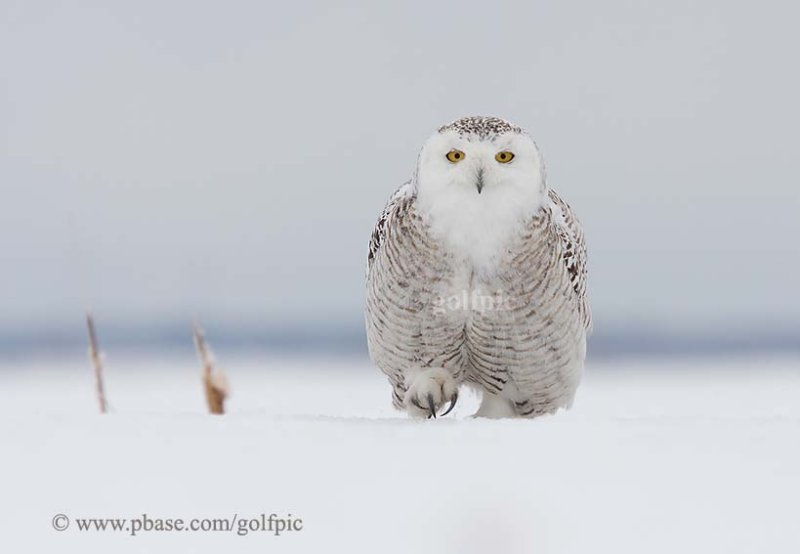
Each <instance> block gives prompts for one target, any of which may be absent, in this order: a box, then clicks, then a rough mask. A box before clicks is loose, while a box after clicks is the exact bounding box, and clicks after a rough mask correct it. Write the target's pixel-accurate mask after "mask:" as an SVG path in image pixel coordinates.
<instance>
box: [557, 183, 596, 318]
mask: <svg viewBox="0 0 800 554" xmlns="http://www.w3.org/2000/svg"><path fill="white" fill-rule="evenodd" d="M548 194H549V197H550V210H551V213H552V215H553V218H552V221H553V224H554V225H555V228H556V233H557V234H558V237H559V239H560V240H561V246H562V255H561V259H562V261H563V263H564V265H565V266H566V268H567V273H568V275H569V279H570V283H571V284H572V288H573V289H574V290H575V293H576V294H577V295H578V302H579V304H578V309H579V310H580V312H581V317H582V319H583V322H584V326H585V327H586V329H587V330H591V328H592V312H591V310H590V308H589V299H588V296H587V294H586V282H587V264H586V260H587V254H586V239H585V238H584V236H583V226H581V222H580V221H578V218H577V217H576V216H575V213H574V212H573V211H572V208H570V207H569V204H567V203H566V202H564V200H562V199H561V197H560V196H559V195H558V194H557V193H556V191H554V190H553V189H550V190H549V191H548Z"/></svg>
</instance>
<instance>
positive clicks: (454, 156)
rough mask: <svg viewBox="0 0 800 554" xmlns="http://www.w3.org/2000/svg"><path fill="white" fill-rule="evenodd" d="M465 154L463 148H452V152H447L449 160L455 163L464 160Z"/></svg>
mask: <svg viewBox="0 0 800 554" xmlns="http://www.w3.org/2000/svg"><path fill="white" fill-rule="evenodd" d="M465 156H466V154H464V153H463V152H462V151H461V150H450V152H448V153H447V160H448V161H450V162H452V163H454V164H455V163H458V162H460V161H461V160H463V159H464V157H465Z"/></svg>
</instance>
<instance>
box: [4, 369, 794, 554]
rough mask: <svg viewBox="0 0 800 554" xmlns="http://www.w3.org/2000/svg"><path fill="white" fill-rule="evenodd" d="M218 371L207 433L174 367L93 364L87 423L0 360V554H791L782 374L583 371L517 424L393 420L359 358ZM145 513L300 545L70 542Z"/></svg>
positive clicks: (203, 540)
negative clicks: (546, 409)
mask: <svg viewBox="0 0 800 554" xmlns="http://www.w3.org/2000/svg"><path fill="white" fill-rule="evenodd" d="M222 362H224V363H223V364H222V365H224V366H225V367H226V368H227V370H228V375H229V378H230V380H231V384H232V388H233V394H232V397H231V398H230V400H229V404H228V405H229V414H228V415H226V416H223V417H212V416H208V415H206V414H205V413H204V404H203V399H202V394H201V389H200V385H199V379H198V373H199V370H198V367H197V362H196V361H195V360H194V359H193V358H191V357H190V356H187V357H185V358H180V359H177V358H174V359H164V360H161V361H159V360H158V359H157V358H156V359H155V360H154V359H153V358H143V357H142V358H135V357H126V358H125V359H120V360H115V359H109V360H108V362H107V373H106V379H107V392H108V397H109V401H110V404H111V406H112V409H113V413H112V414H110V415H109V416H106V417H101V416H99V415H97V414H96V405H95V399H94V396H93V392H92V380H91V371H90V369H89V368H88V364H87V363H85V362H84V361H83V360H73V361H63V360H62V361H59V362H54V361H53V360H47V359H41V360H27V361H17V362H12V361H6V362H2V363H0V449H1V450H0V452H1V453H2V455H1V456H0V464H2V465H1V466H0V467H1V468H2V471H1V472H0V530H2V533H0V551H3V552H13V553H15V554H16V553H27V552H56V551H58V552H86V553H91V552H115V553H116V552H214V553H218V552H350V553H361V552H364V553H376V552H380V553H395V552H397V553H400V552H402V553H410V552H415V553H428V552H432V553H433V552H435V553H451V552H458V553H466V554H469V553H472V552H476V553H478V552H479V553H487V552H491V553H495V552H496V553H503V552H508V553H549V552H554V553H562V552H563V553H581V552H613V553H628V552H631V553H636V554H641V553H643V552H647V553H660V552H665V553H674V552H691V553H694V552H697V553H704V554H705V553H716V552H721V553H722V552H724V553H726V554H728V553H737V552H742V553H745V552H746V553H752V552H770V553H784V552H785V553H796V552H800V359H797V358H791V357H782V358H767V359H757V358H738V359H734V358H732V359H708V358H706V359H698V360H687V359H661V360H648V359H641V360H625V361H620V362H613V361H603V362H597V363H594V364H590V366H589V367H588V368H587V372H586V377H585V381H584V383H583V385H582V387H581V390H580V391H579V393H578V397H577V400H576V405H575V408H574V409H573V410H572V411H570V412H566V413H561V414H559V415H557V416H555V417H549V418H543V419H539V420H535V421H485V420H473V419H469V418H468V415H469V414H471V413H472V412H473V411H474V410H475V409H476V407H477V400H476V399H475V398H474V397H469V396H466V397H465V398H463V399H462V401H461V402H460V404H459V405H458V407H457V408H456V410H455V412H454V414H455V417H447V418H443V419H439V420H436V421H410V420H407V419H406V418H405V417H404V416H402V415H400V414H398V413H396V412H394V411H393V410H392V409H391V407H390V406H389V387H388V385H387V384H386V383H385V381H384V379H383V378H382V376H381V375H380V374H379V373H377V371H376V370H373V369H371V368H369V367H368V363H367V362H366V361H365V360H363V359H356V358H354V359H348V358H337V359H328V360H326V359H321V358H306V359H301V358H297V357H295V358H286V359H277V358H266V357H250V358H239V359H237V358H230V359H223V360H222ZM145 513H146V514H147V516H148V518H150V519H151V520H157V519H166V518H173V519H174V518H182V519H184V520H186V521H189V520H191V519H195V518H196V519H198V520H201V519H206V518H207V519H220V518H228V519H231V520H232V519H233V517H234V514H235V515H236V518H237V522H240V521H242V520H243V519H245V520H246V519H250V518H259V517H260V515H261V514H262V513H263V514H266V516H267V517H269V514H272V513H275V514H276V515H277V516H278V517H281V518H287V517H288V515H289V514H291V515H292V518H294V519H295V520H296V519H298V518H299V519H301V520H302V525H303V529H302V530H299V531H286V532H284V533H282V534H281V535H280V536H275V535H274V533H270V532H262V531H253V532H249V533H247V534H246V535H244V536H242V535H240V534H239V533H237V532H236V529H237V528H238V525H240V523H237V524H234V531H232V532H224V531H219V532H212V531H209V532H177V531H171V532H168V531H161V532H157V531H150V532H140V533H138V534H137V535H136V536H130V532H126V531H119V532H114V531H110V530H107V531H105V532H100V531H80V530H78V528H77V527H78V523H77V520H79V519H81V518H127V519H129V520H130V519H135V518H139V520H140V521H142V519H141V516H142V514H145ZM58 514H64V515H65V516H67V518H69V528H67V529H66V530H64V531H56V530H54V528H53V518H54V516H56V515H58ZM65 522H66V520H65V519H63V518H61V519H58V521H57V522H56V524H57V525H59V526H63V525H64V523H65ZM257 523H258V522H257ZM126 525H128V526H130V521H129V522H127V523H126Z"/></svg>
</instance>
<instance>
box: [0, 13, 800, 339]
mask: <svg viewBox="0 0 800 554" xmlns="http://www.w3.org/2000/svg"><path fill="white" fill-rule="evenodd" d="M212 4H213V6H212ZM336 4H337V3H335V2H322V1H318V2H299V3H293V2H281V3H268V2H262V1H251V2H214V3H211V2H193V1H192V2H190V1H184V2H144V1H142V2H127V3H121V2H114V3H111V2H100V1H98V2H91V1H82V2H76V3H66V2H22V1H19V2H12V1H8V0H4V1H3V2H2V4H0V68H1V69H2V71H0V81H1V82H0V85H1V86H0V192H1V193H2V194H1V195H0V328H7V329H8V328H15V327H18V326H26V327H34V328H35V327H37V326H43V327H44V326H52V325H58V324H60V322H64V321H69V320H72V319H75V318H76V317H80V314H81V313H82V312H83V310H84V309H85V308H86V307H91V308H93V309H94V310H95V311H96V312H98V314H100V315H102V316H103V317H104V318H105V319H106V320H115V321H120V322H126V321H136V322H142V321H144V322H147V321H159V320H164V319H180V318H185V317H191V316H192V315H194V314H200V315H202V316H203V317H204V318H205V319H207V320H208V319H219V320H227V321H247V322H259V323H270V324H275V323H277V322H285V321H288V322H292V323H295V324H298V323H299V324H303V323H305V322H308V323H314V324H325V325H327V324H335V325H341V324H347V325H351V324H358V322H359V321H360V318H361V311H362V303H363V285H364V263H365V255H366V244H367V240H368V238H369V234H370V231H371V228H372V225H373V223H374V221H375V219H376V216H377V214H378V213H379V211H380V210H381V208H382V207H383V204H384V202H385V200H386V198H387V197H388V196H389V195H390V193H391V192H392V191H393V190H394V188H396V187H397V186H398V185H399V184H401V183H402V182H403V181H404V180H406V179H407V178H408V177H409V175H410V174H411V171H412V170H413V166H414V163H415V159H416V155H417V153H418V150H419V148H420V147H421V145H422V144H423V142H424V141H425V139H426V138H427V136H428V135H429V134H430V133H431V132H433V131H434V130H435V129H436V128H437V127H438V126H439V125H440V124H442V123H445V122H447V121H449V120H452V119H454V118H456V117H459V116H463V115H478V114H480V115H497V116H501V117H506V118H508V119H510V120H512V121H514V122H515V123H517V124H519V125H521V126H523V127H526V128H527V129H529V130H530V132H531V134H532V135H533V136H534V138H535V139H536V140H537V142H538V144H539V146H540V147H541V149H542V151H543V154H544V157H545V161H546V163H547V167H548V175H549V181H550V184H551V186H553V187H554V188H556V189H557V190H558V191H559V192H560V193H562V195H563V196H564V197H565V198H566V199H567V200H568V201H569V202H570V203H571V204H572V205H573V207H574V208H575V209H576V211H577V212H578V214H579V216H580V217H581V218H582V220H583V222H584V224H585V227H586V232H587V237H588V241H589V248H590V264H591V265H590V278H591V281H590V291H591V295H592V303H593V306H594V311H595V315H596V326H599V327H601V328H602V327H603V326H609V327H611V326H617V327H619V326H636V325H639V324H642V323H643V324H648V325H653V326H669V327H673V328H683V327H686V326H692V327H696V326H710V325H712V324H715V323H723V324H725V325H735V326H747V325H754V326H758V325H761V324H763V323H764V322H770V321H781V322H788V323H792V322H797V323H798V324H800V293H798V288H797V285H796V281H797V275H798V273H799V272H800V246H799V245H798V237H800V217H798V216H800V192H799V190H798V189H799V188H800V168H798V161H797V158H798V156H797V150H798V147H800V141H799V140H798V136H800V135H798V126H799V124H800V117H798V114H799V113H800V112H799V111H798V107H797V102H798V100H797V99H798V98H800V77H799V76H798V71H797V69H796V63H797V59H796V58H797V53H798V52H800V35H798V33H797V32H796V23H797V20H798V16H800V9H799V8H797V7H795V6H794V5H793V4H791V3H788V2H778V1H772V0H765V1H761V2H757V3H756V2H736V1H734V2H731V1H723V0H713V1H705V2H688V1H678V2H661V1H659V2H656V1H652V2H647V1H632V0H629V1H620V0H612V1H606V2H593V1H590V0H584V1H575V2H563V1H559V2H556V1H548V2H540V1H537V2H470V1H462V2H457V3H452V4H439V3H432V2H427V1H406V2H402V3H396V4H397V5H394V6H391V5H389V4H388V3H383V2H367V1H364V2H355V3H347V4H346V5H343V6H342V5H336Z"/></svg>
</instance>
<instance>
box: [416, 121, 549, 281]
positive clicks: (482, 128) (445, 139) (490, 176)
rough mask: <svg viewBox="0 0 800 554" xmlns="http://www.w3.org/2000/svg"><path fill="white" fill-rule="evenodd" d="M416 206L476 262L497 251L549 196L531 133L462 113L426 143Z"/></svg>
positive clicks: (446, 238)
mask: <svg viewBox="0 0 800 554" xmlns="http://www.w3.org/2000/svg"><path fill="white" fill-rule="evenodd" d="M416 190H417V208H418V210H419V212H420V213H421V214H422V215H423V216H424V217H425V218H426V220H427V221H428V223H429V225H430V229H431V231H432V232H433V233H434V235H436V237H437V238H440V239H442V240H444V241H446V242H447V243H448V244H449V245H450V246H451V247H453V248H454V249H455V251H456V252H458V253H460V254H464V255H467V256H469V257H470V258H472V260H473V261H474V262H475V264H476V265H483V266H490V265H491V259H492V257H493V256H494V255H495V254H497V253H498V252H501V251H502V250H503V248H504V247H505V245H506V244H507V243H508V241H509V240H511V238H512V237H513V236H515V233H516V231H517V230H518V229H519V228H520V225H524V223H525V222H526V221H529V220H530V218H531V217H532V216H533V215H534V214H535V213H536V212H537V211H538V210H539V208H540V207H541V206H542V204H543V203H544V199H545V196H546V194H547V193H546V190H545V185H544V166H543V164H542V159H541V156H540V155H539V150H538V148H537V147H536V144H535V143H534V142H533V140H532V139H531V138H530V137H529V136H528V135H527V134H525V133H524V132H523V131H522V130H521V129H520V128H519V127H516V126H514V125H512V124H510V123H508V122H507V121H504V120H502V119H498V118H486V117H471V118H464V119H459V120H457V121H455V122H453V123H451V124H449V125H446V126H444V127H442V128H441V129H439V131H438V132H437V133H435V134H434V135H433V136H432V137H431V138H430V139H428V141H427V143H426V144H425V146H424V147H423V149H422V152H421V153H420V157H419V162H418V166H417V175H416Z"/></svg>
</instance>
